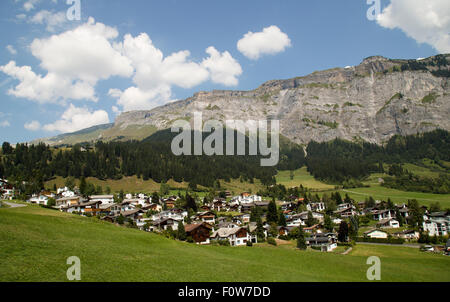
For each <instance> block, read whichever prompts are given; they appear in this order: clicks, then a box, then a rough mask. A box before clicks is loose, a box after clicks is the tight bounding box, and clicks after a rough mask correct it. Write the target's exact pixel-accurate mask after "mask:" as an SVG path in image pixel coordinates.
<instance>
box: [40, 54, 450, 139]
mask: <svg viewBox="0 0 450 302" xmlns="http://www.w3.org/2000/svg"><path fill="white" fill-rule="evenodd" d="M449 59H450V55H449V54H446V55H437V56H433V57H429V58H426V59H420V60H419V59H417V60H405V59H388V58H385V57H382V56H371V57H368V58H366V59H364V60H363V61H362V63H361V64H359V65H357V66H347V67H345V68H340V67H338V68H332V69H327V70H323V71H316V72H313V73H311V74H309V75H306V76H300V77H295V78H291V79H284V80H271V81H267V82H265V83H263V84H262V85H260V86H259V87H258V88H256V89H254V90H249V91H234V90H213V91H209V92H205V91H200V92H197V93H195V94H194V95H193V96H192V97H189V98H187V99H185V100H179V101H175V102H172V103H168V104H165V105H163V106H160V107H156V108H154V109H151V110H140V111H130V112H125V113H122V114H120V115H119V116H118V117H117V118H116V120H115V122H114V124H113V125H112V126H111V127H109V128H105V129H103V130H104V131H103V133H98V136H97V138H94V136H90V137H89V138H90V140H87V142H94V141H97V140H106V141H111V140H127V139H138V140H140V139H144V138H145V137H148V136H150V135H151V134H153V133H154V132H155V131H157V130H163V129H167V128H170V126H171V124H172V122H173V121H175V120H177V119H185V120H188V121H191V118H192V116H193V113H194V112H202V113H203V120H208V119H216V120H219V121H222V122H223V121H225V120H227V119H237V120H265V119H279V120H280V130H281V134H282V135H284V136H286V137H287V138H289V139H290V140H291V141H293V142H295V143H299V144H306V143H308V142H309V141H311V140H314V141H319V142H321V141H328V140H332V139H334V138H342V139H347V140H352V141H354V140H364V141H368V142H372V143H377V144H382V143H383V142H385V141H387V140H388V139H389V138H390V137H392V136H393V135H396V134H400V135H408V134H415V133H422V132H429V131H432V130H434V129H437V128H441V129H444V130H450V121H449V119H448V116H450V91H449V90H450V85H449V84H450V83H449V77H448V74H449V70H450V64H449ZM96 131H98V129H96ZM127 133H132V135H128V134H127ZM95 134H97V133H95ZM57 137H59V138H60V139H59V140H58V139H55V138H50V139H41V140H37V141H35V142H38V141H43V142H45V143H48V144H50V145H58V144H65V143H66V142H68V141H70V143H71V144H73V143H76V142H82V140H83V139H85V138H86V136H84V137H82V136H79V135H78V137H77V134H72V135H70V134H69V135H67V134H66V135H65V136H64V135H62V136H61V135H60V136H57ZM61 137H62V139H61ZM67 138H70V139H67Z"/></svg>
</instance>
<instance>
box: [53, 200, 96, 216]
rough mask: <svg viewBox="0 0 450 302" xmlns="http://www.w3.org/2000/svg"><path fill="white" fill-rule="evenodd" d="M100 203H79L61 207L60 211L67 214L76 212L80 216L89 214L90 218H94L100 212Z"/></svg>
mask: <svg viewBox="0 0 450 302" xmlns="http://www.w3.org/2000/svg"><path fill="white" fill-rule="evenodd" d="M100 203H101V202H100V201H88V202H81V203H78V204H75V205H68V206H66V207H62V208H61V210H62V211H64V212H67V213H73V212H78V213H81V214H90V215H92V216H96V215H97V213H99V212H101V209H100Z"/></svg>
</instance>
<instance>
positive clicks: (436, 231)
mask: <svg viewBox="0 0 450 302" xmlns="http://www.w3.org/2000/svg"><path fill="white" fill-rule="evenodd" d="M422 227H423V230H424V231H425V232H428V234H429V235H430V236H435V235H436V236H446V235H447V234H448V233H449V229H450V214H448V213H446V212H436V213H431V214H425V215H424V216H423V225H422Z"/></svg>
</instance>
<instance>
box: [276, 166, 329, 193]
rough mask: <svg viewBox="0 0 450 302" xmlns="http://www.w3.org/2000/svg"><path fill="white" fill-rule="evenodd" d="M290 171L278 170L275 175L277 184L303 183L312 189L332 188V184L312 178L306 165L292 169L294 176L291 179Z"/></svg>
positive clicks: (292, 184)
mask: <svg viewBox="0 0 450 302" xmlns="http://www.w3.org/2000/svg"><path fill="white" fill-rule="evenodd" d="M290 173H291V172H290V171H280V172H278V174H277V176H276V180H277V183H278V184H282V185H284V186H286V187H287V188H291V187H298V186H300V185H303V186H304V187H307V188H310V189H314V190H331V189H334V186H333V185H328V184H326V183H323V182H321V181H318V180H316V179H314V177H313V176H312V175H311V174H309V172H308V171H307V170H306V167H303V168H300V169H298V170H295V171H294V178H293V179H291V177H290V176H291V174H290Z"/></svg>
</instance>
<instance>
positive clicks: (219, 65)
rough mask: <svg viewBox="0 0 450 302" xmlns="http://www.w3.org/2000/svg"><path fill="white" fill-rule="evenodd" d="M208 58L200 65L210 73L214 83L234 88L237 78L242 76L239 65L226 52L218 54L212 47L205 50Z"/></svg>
mask: <svg viewBox="0 0 450 302" xmlns="http://www.w3.org/2000/svg"><path fill="white" fill-rule="evenodd" d="M206 53H208V54H209V58H207V59H205V60H204V61H203V63H202V65H203V66H204V67H205V68H206V69H208V70H209V72H210V73H211V79H212V81H213V82H214V83H219V84H223V85H225V86H235V85H237V84H238V83H239V80H238V78H237V77H238V76H240V75H241V74H242V68H241V65H239V63H238V62H237V61H236V60H235V59H234V58H233V57H232V56H231V55H230V53H229V52H228V51H225V52H223V53H220V52H219V51H217V49H215V48H214V47H213V46H210V47H208V48H207V49H206Z"/></svg>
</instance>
